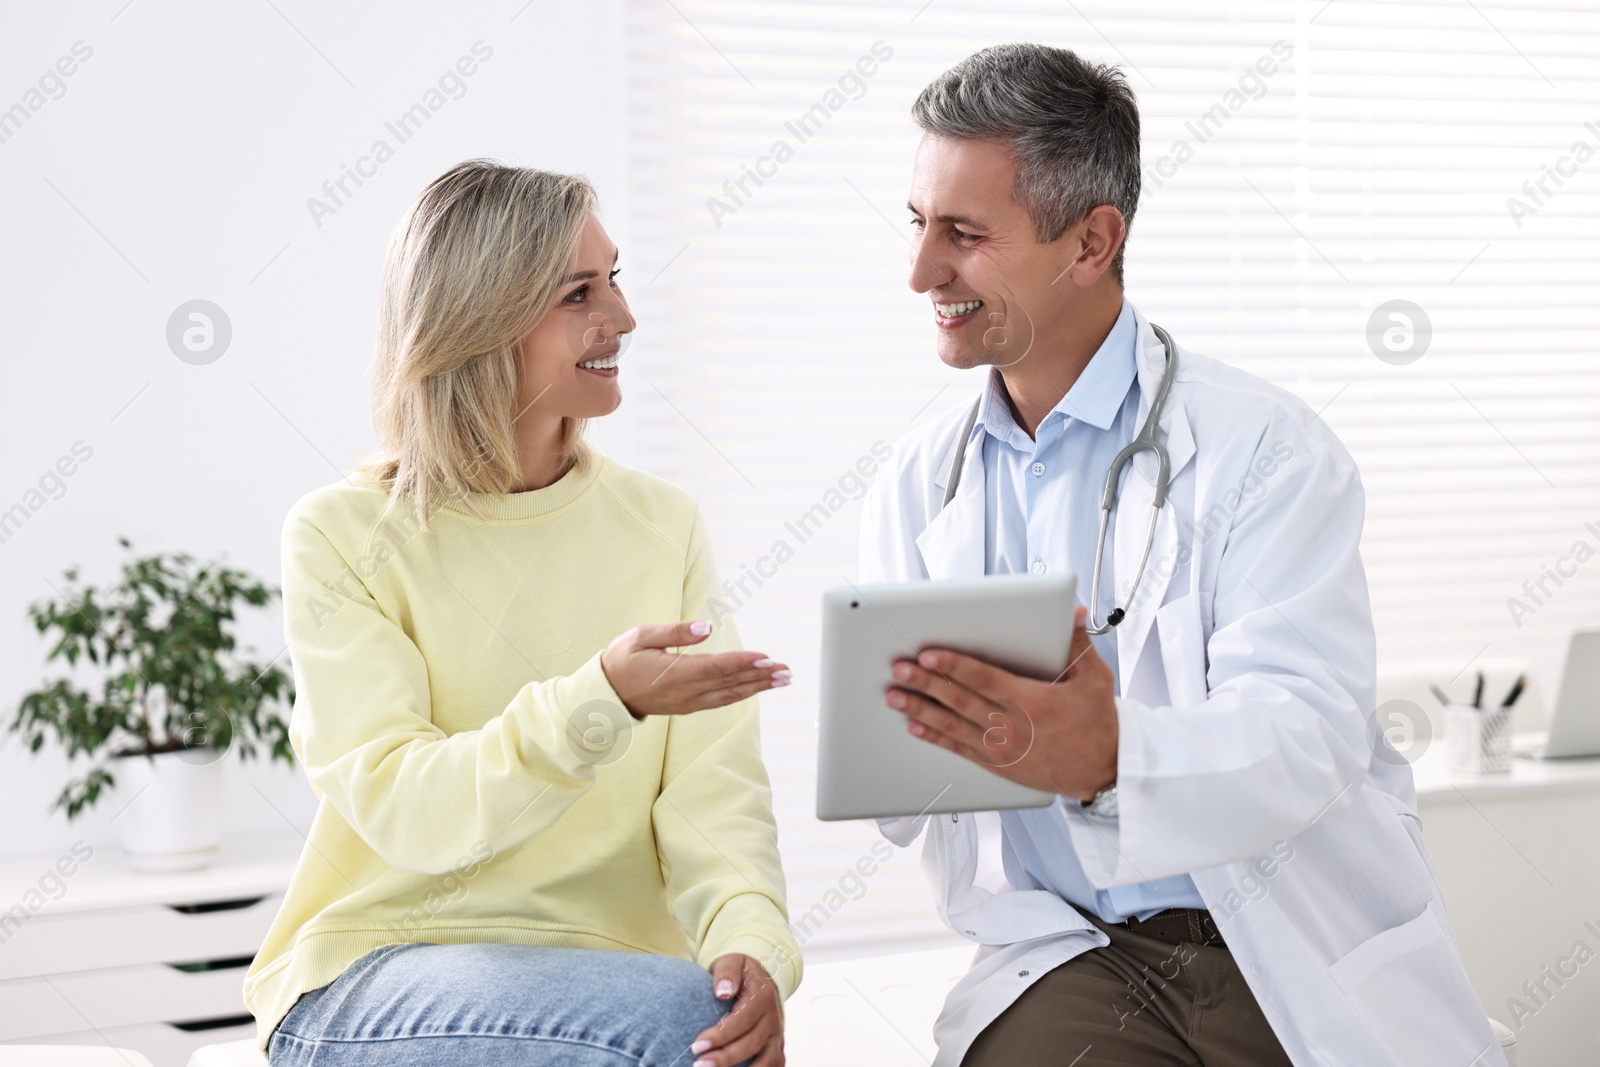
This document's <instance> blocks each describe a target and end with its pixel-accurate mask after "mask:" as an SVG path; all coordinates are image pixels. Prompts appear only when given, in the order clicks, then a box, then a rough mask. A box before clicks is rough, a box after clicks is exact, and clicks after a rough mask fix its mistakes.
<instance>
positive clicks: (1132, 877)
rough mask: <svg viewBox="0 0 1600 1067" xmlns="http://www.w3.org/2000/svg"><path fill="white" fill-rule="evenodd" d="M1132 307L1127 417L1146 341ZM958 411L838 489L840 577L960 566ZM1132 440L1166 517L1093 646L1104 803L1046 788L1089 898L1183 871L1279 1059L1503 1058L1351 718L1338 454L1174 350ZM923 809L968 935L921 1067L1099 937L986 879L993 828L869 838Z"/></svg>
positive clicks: (1376, 1064) (1351, 642)
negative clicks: (1111, 656)
mask: <svg viewBox="0 0 1600 1067" xmlns="http://www.w3.org/2000/svg"><path fill="white" fill-rule="evenodd" d="M1134 312H1135V318H1136V321H1137V325H1138V380H1139V389H1140V394H1141V396H1140V404H1139V419H1138V424H1139V425H1143V423H1144V419H1145V415H1146V413H1147V412H1148V410H1149V404H1150V397H1151V396H1152V395H1153V394H1154V392H1155V388H1156V384H1157V382H1158V381H1159V379H1160V376H1161V371H1162V347H1161V344H1160V342H1159V341H1158V340H1157V339H1156V336H1155V333H1154V331H1153V330H1152V329H1151V328H1150V326H1149V324H1148V323H1147V322H1146V320H1145V318H1144V316H1143V315H1141V314H1139V313H1138V309H1137V308H1135V309H1134ZM969 403H970V402H968V403H963V404H961V405H959V406H957V407H955V408H952V409H951V410H949V411H948V412H946V413H944V414H943V415H942V416H941V417H938V418H936V419H932V420H930V421H929V422H928V423H927V424H925V425H923V426H921V427H918V428H916V429H914V430H912V431H911V432H910V433H908V434H907V435H906V436H905V437H904V438H902V439H901V440H900V441H899V442H898V443H897V445H896V449H895V454H894V458H893V459H892V460H891V461H890V462H889V464H888V465H887V467H886V469H885V470H884V471H883V473H882V474H880V476H879V478H878V480H877V481H876V482H875V484H874V485H873V487H872V490H871V492H870V493H869V495H868V497H867V500H866V502H865V508H864V514H863V518H862V529H861V577H862V580H863V581H906V580H915V579H921V578H960V577H976V576H981V575H982V574H983V571H984V498H983V492H982V489H983V482H984V471H983V449H982V448H981V447H976V446H974V447H971V448H969V449H968V450H967V453H966V459H965V465H964V467H963V469H962V474H961V479H960V485H959V488H958V490H957V495H956V497H955V498H954V499H953V500H952V501H951V502H950V505H949V506H948V507H944V508H943V509H942V510H941V504H942V503H943V500H944V487H945V484H946V480H947V475H948V470H949V465H950V463H951V462H952V461H953V458H954V453H955V444H956V442H955V436H956V434H957V432H958V431H959V429H960V427H961V424H962V422H963V416H964V415H965V414H966V412H967V410H968V404H969ZM1158 437H1159V439H1160V440H1161V441H1163V442H1164V443H1165V445H1166V448H1167V450H1168V453H1169V455H1170V458H1171V483H1170V484H1171V489H1170V492H1169V495H1168V503H1167V506H1166V507H1163V508H1162V509H1161V511H1160V513H1159V521H1158V523H1157V527H1156V533H1155V542H1154V545H1153V547H1152V548H1151V551H1150V563H1149V566H1148V570H1147V572H1146V575H1145V578H1144V586H1145V588H1144V589H1143V590H1142V593H1141V597H1140V599H1139V600H1137V601H1136V602H1135V605H1134V607H1133V608H1132V609H1131V610H1130V611H1129V613H1128V616H1127V618H1126V619H1125V620H1124V621H1123V622H1122V624H1121V625H1120V626H1118V627H1117V629H1116V631H1115V632H1116V640H1117V656H1118V659H1119V663H1120V674H1121V693H1120V695H1119V697H1118V699H1117V715H1118V720H1119V724H1120V740H1119V742H1118V752H1117V793H1118V800H1119V804H1120V810H1121V815H1120V818H1118V819H1115V820H1106V819H1100V818H1095V817H1092V816H1088V815H1086V814H1085V813H1084V812H1083V811H1082V807H1081V805H1080V804H1079V803H1078V802H1077V801H1075V800H1071V799H1066V798H1063V799H1062V800H1061V801H1058V802H1057V804H1056V805H1055V807H1054V808H1053V809H1052V810H1053V811H1054V812H1055V814H1056V815H1057V816H1058V817H1059V819H1060V822H1061V827H1062V832H1063V833H1064V834H1066V835H1068V836H1070V839H1071V841H1072V844H1073V846H1074V847H1075V849H1076V851H1077V854H1078V857H1079V859H1080V861H1081V862H1082V864H1083V867H1084V870H1085V872H1086V873H1087V875H1088V877H1089V881H1090V882H1091V883H1092V884H1093V885H1095V886H1096V887H1099V888H1105V887H1110V886H1114V885H1123V884H1128V883H1133V882H1141V881H1146V880H1149V879H1154V878H1160V877H1164V876H1168V875H1175V874H1180V873H1184V872H1187V873H1189V874H1190V875H1191V876H1192V877H1193V879H1194V882H1195V885H1196V886H1197V887H1198V889H1199V891H1200V895H1201V896H1202V897H1203V898H1204V899H1205V902H1206V905H1207V907H1208V908H1209V909H1210V910H1211V912H1212V914H1213V915H1214V916H1215V917H1216V919H1217V921H1218V924H1219V926H1220V928H1221V930H1222V932H1223V936H1224V937H1225V938H1226V939H1227V942H1228V945H1229V948H1230V949H1231V950H1232V952H1233V954H1234V957H1235V958H1236V960H1237V961H1238V963H1239V966H1240V969H1241V971H1242V972H1243V974H1244V977H1245V980H1246V981H1247V982H1248V983H1249V985H1250V988H1251V989H1252V990H1253V991H1254V993H1255V996H1256V999H1257V1001H1258V1002H1259V1003H1260V1004H1261V1006H1262V1009H1263V1010H1264V1011H1265V1012H1266V1015H1267V1018H1268V1020H1269V1021H1270V1022H1271V1024H1272V1029H1273V1031H1274V1032H1275V1033H1276V1034H1277V1036H1278V1038H1279V1040H1280V1041H1281V1042H1282V1043H1283V1046H1284V1048H1285V1050H1286V1051H1287V1052H1288V1054H1289V1058H1290V1060H1291V1061H1293V1063H1294V1064H1295V1065H1296V1067H1433V1065H1438V1067H1468V1065H1483V1067H1504V1065H1505V1058H1504V1056H1503V1054H1502V1053H1501V1051H1500V1046H1499V1043H1498V1042H1497V1041H1496V1040H1495V1038H1494V1035H1493V1033H1492V1032H1491V1030H1490V1027H1489V1024H1488V1020H1487V1018H1486V1016H1485V1014H1484V1011H1483V1008H1482V1006H1481V1005H1480V1003H1479V1001H1478V998H1477V996H1476V994H1474V992H1473V990H1472V988H1471V986H1470V985H1469V984H1468V981H1467V977H1466V973H1465V971H1464V969H1463V967H1462V964H1461V960H1460V957H1459V954H1458V952H1457V950H1456V947H1455V941H1454V937H1453V935H1452V934H1451V932H1450V929H1449V925H1448V922H1447V920H1446V916H1445V911H1444V905H1443V902H1442V901H1441V899H1440V896H1439V889H1438V885H1437V883H1436V881H1435V879H1434V875H1433V869H1432V865H1431V863H1430V861H1429V859H1428V856H1427V852H1426V849H1425V847H1424V844H1423V839H1422V831H1421V824H1420V821H1419V819H1418V817H1417V813H1416V790H1415V787H1414V785H1413V783H1412V778H1411V770H1410V767H1409V766H1408V765H1407V764H1405V762H1404V760H1403V759H1402V758H1400V757H1399V756H1398V755H1397V754H1396V753H1395V752H1394V750H1393V749H1391V748H1388V747H1387V746H1386V745H1385V744H1384V743H1383V742H1382V741H1381V740H1378V738H1379V737H1380V735H1379V734H1378V732H1377V731H1376V729H1375V728H1374V727H1373V726H1372V725H1371V723H1372V721H1373V711H1374V688H1375V685H1374V675H1375V658H1376V653H1375V647H1374V646H1375V642H1374V637H1373V629H1372V619H1371V612H1370V609H1369V605H1368V601H1367V586H1366V576H1365V573H1364V571H1363V570H1362V566H1361V560H1360V557H1359V554H1358V551H1357V546H1358V542H1359V540H1360V534H1361V523H1362V517H1363V509H1364V504H1363V494H1362V489H1361V483H1360V478H1359V475H1358V472H1357V470H1356V467H1355V464H1354V462H1353V461H1352V460H1351V458H1350V455H1349V453H1348V452H1346V450H1345V449H1344V447H1343V445H1341V444H1340V443H1339V441H1338V439H1337V438H1336V437H1335V436H1334V435H1333V433H1332V432H1331V431H1330V430H1329V429H1328V428H1327V426H1326V424H1325V423H1323V422H1322V421H1321V420H1320V419H1319V418H1318V417H1317V416H1316V415H1315V414H1314V413H1313V412H1312V411H1311V410H1310V409H1309V408H1308V407H1307V406H1306V405H1305V404H1303V403H1302V402H1301V401H1299V400H1298V399H1296V398H1295V397H1293V396H1292V395H1290V394H1288V393H1286V392H1284V391H1283V390H1280V389H1278V388H1276V387H1274V386H1272V385H1270V384H1268V383H1266V382H1264V381H1262V380H1261V379H1258V378H1255V377H1253V376H1251V375H1248V374H1245V373H1243V372H1241V371H1238V370H1234V369H1232V368H1230V367H1228V366H1226V365H1224V364H1221V363H1218V362H1216V361H1214V360H1210V359H1207V358H1205V357H1202V356H1198V355H1195V354H1193V353H1191V352H1188V351H1185V350H1183V349H1182V347H1181V345H1180V346H1179V354H1178V370H1177V377H1176V380H1175V382H1174V383H1173V388H1172V392H1171V395H1170V396H1169V397H1168V400H1167V403H1166V406H1165V409H1164V411H1163V414H1162V419H1161V425H1160V427H1159V431H1158ZM1153 469H1154V457H1153V456H1151V455H1150V453H1148V452H1144V453H1140V454H1139V455H1138V456H1137V457H1136V458H1135V460H1134V462H1133V468H1132V471H1131V472H1130V473H1129V474H1127V475H1126V476H1125V477H1124V479H1123V483H1122V491H1121V496H1120V498H1119V502H1118V510H1117V513H1116V516H1115V519H1114V523H1115V531H1114V534H1113V538H1114V542H1113V548H1114V561H1113V563H1114V567H1113V569H1114V571H1115V586H1114V588H1115V589H1116V590H1117V602H1118V603H1125V602H1126V600H1125V594H1126V590H1127V589H1128V587H1129V585H1130V583H1131V581H1132V577H1133V571H1134V569H1135V568H1136V567H1137V565H1138V561H1139V556H1140V554H1141V550H1142V549H1143V547H1144V544H1143V542H1144V538H1145V531H1146V528H1147V523H1148V520H1149V517H1150V511H1151V505H1152V502H1153V498H1154V497H1153V482H1152V471H1153ZM1252 472H1253V473H1252ZM1088 577H1089V576H1088V575H1080V576H1079V582H1080V585H1081V586H1084V587H1085V588H1083V589H1082V590H1081V591H1080V597H1086V596H1087V584H1088ZM930 819H931V820H932V822H933V824H934V832H932V833H930V834H928V837H927V842H926V845H925V846H924V852H923V866H924V868H925V870H926V871H927V874H928V877H929V880H930V883H931V885H932V886H933V891H934V902H935V905H936V907H937V908H938V910H939V913H940V915H941V916H942V917H943V918H944V920H945V922H946V923H948V924H949V925H950V927H951V929H953V930H955V931H956V932H957V933H958V934H961V935H962V936H963V937H966V938H968V939H970V940H972V941H973V942H975V943H976V944H977V945H978V950H977V952H976V954H975V956H974V960H973V964H972V967H971V970H970V971H969V972H968V974H967V975H966V976H965V977H964V978H963V979H962V980H961V981H960V982H958V983H957V985H956V986H955V987H954V989H953V990H952V991H951V993H950V995H949V997H948V998H947V999H946V1001H945V1006H944V1010H943V1012H942V1013H941V1015H940V1016H939V1019H938V1021H937V1022H936V1024H935V1026H934V1033H935V1036H936V1038H937V1040H938V1043H939V1055H938V1058H937V1059H936V1060H935V1062H934V1067H956V1065H957V1064H959V1063H960V1061H961V1058H962V1057H963V1056H964V1055H965V1053H966V1050H967V1048H968V1046H969V1045H970V1044H971V1043H972V1041H973V1039H974V1038H975V1037H976V1036H977V1035H978V1034H979V1033H980V1032H981V1031H982V1030H983V1028H984V1027H985V1026H987V1025H988V1024H989V1023H990V1022H991V1021H993V1020H994V1019H995V1017H997V1016H998V1015H999V1014H1000V1013H1001V1012H1002V1011H1003V1010H1005V1008H1006V1007H1007V1006H1009V1005H1010V1004H1011V1003H1012V1002H1013V1001H1014V1000H1015V999H1016V998H1017V997H1018V996H1020V995H1021V994H1022V992H1023V991H1024V990H1025V989H1026V988H1027V986H1028V985H1029V983H1030V982H1032V981H1033V980H1034V979H1036V978H1038V977H1039V976H1040V975H1042V974H1044V973H1045V972H1047V971H1049V970H1050V969H1051V968H1052V967H1055V966H1056V965H1058V964H1060V963H1062V962H1065V961H1066V960H1068V959H1071V958H1072V957H1073V956H1075V955H1077V954H1078V953H1080V952H1083V951H1086V950H1088V949H1090V948H1093V947H1095V946H1097V945H1103V944H1105V943H1106V937H1105V935H1104V934H1102V933H1101V932H1100V931H1099V930H1097V929H1095V928H1094V927H1093V926H1092V925H1091V924H1089V923H1088V922H1087V921H1085V920H1084V919H1083V918H1082V917H1081V916H1080V915H1079V914H1078V913H1077V912H1076V911H1075V910H1074V909H1073V908H1072V907H1071V906H1069V905H1068V904H1067V903H1066V902H1065V901H1063V900H1061V899H1060V898H1059V897H1057V896H1055V895H1054V894H1052V893H1049V892H1045V891H1040V890H1026V889H1014V888H1012V882H1018V881H1020V878H1018V877H1017V873H1018V872H1016V871H1012V872H1010V873H1011V876H1012V878H1011V882H1008V881H1007V878H1006V870H1005V868H1006V866H1007V865H1009V864H1013V863H1015V859H1014V857H1010V856H1006V857H1004V858H1003V859H1001V858H1000V843H999V820H998V817H997V816H995V815H992V814H984V815H980V816H976V817H974V816H960V815H955V816H952V815H944V816H923V817H921V818H917V819H911V818H901V819H888V820H883V821H882V822H881V823H880V825H881V827H882V829H883V832H884V833H885V834H886V835H887V836H888V837H889V838H890V839H891V840H893V841H894V842H895V843H897V844H899V845H910V844H911V843H912V842H913V841H914V840H915V839H916V837H917V836H918V835H919V834H920V833H921V832H922V831H923V829H924V828H925V827H926V825H927V824H928V822H929V821H930ZM1284 857H1287V858H1284Z"/></svg>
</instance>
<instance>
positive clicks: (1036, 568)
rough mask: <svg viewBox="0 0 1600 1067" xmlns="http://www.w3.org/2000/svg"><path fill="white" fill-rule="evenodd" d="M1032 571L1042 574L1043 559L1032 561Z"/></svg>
mask: <svg viewBox="0 0 1600 1067" xmlns="http://www.w3.org/2000/svg"><path fill="white" fill-rule="evenodd" d="M1033 573H1035V574H1043V573H1044V560H1042V559H1036V560H1034V561H1033Z"/></svg>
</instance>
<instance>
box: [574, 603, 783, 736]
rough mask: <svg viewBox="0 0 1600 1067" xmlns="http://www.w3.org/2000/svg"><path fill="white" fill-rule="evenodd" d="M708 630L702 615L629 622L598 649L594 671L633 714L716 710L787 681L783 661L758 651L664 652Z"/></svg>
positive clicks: (699, 637) (693, 641) (697, 639)
mask: <svg viewBox="0 0 1600 1067" xmlns="http://www.w3.org/2000/svg"><path fill="white" fill-rule="evenodd" d="M710 634H711V623H709V622H706V621H705V620H703V619H702V620H696V621H693V622H666V623H647V624H645V625H642V626H635V627H634V628H633V629H631V630H629V631H627V632H626V633H624V634H621V635H619V636H618V637H617V638H616V639H615V640H613V641H612V642H611V643H610V644H609V645H607V646H606V647H605V650H604V651H603V652H601V653H600V669H601V670H602V671H604V672H605V676H606V680H607V681H608V682H610V683H611V688H612V689H614V690H616V692H617V696H619V697H621V698H622V704H623V706H624V707H626V708H627V709H628V711H629V712H630V713H632V715H633V716H634V718H642V717H643V716H646V715H683V714H686V713H688V712H691V711H704V710H706V709H707V708H720V707H724V706H725V705H728V704H733V703H736V702H738V701H740V700H743V699H745V698H746V697H750V696H754V695H755V694H757V693H759V692H761V691H762V690H764V689H775V688H778V687H779V686H785V685H788V684H789V667H788V665H787V664H784V663H778V662H776V661H774V660H772V659H769V658H768V657H767V655H766V653H764V652H717V653H714V654H710V655H689V654H685V653H682V652H669V651H668V649H673V648H680V647H682V646H685V645H697V644H699V643H700V642H701V641H704V640H705V639H706V638H707V637H708V636H709V635H710Z"/></svg>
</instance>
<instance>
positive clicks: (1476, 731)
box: [1444, 704, 1511, 774]
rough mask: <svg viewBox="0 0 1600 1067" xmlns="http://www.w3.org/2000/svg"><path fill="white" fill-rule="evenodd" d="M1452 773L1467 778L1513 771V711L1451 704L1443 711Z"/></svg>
mask: <svg viewBox="0 0 1600 1067" xmlns="http://www.w3.org/2000/svg"><path fill="white" fill-rule="evenodd" d="M1444 715H1445V719H1444V736H1445V744H1446V746H1447V748H1448V750H1449V754H1450V769H1451V770H1452V771H1455V772H1459V773H1464V774H1500V773H1504V772H1506V771H1509V770H1510V769H1511V709H1510V708H1481V709H1480V708H1475V707H1472V706H1471V705H1470V704H1451V705H1450V706H1449V707H1447V708H1445V709H1444Z"/></svg>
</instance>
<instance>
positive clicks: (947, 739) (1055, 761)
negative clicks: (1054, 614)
mask: <svg viewBox="0 0 1600 1067" xmlns="http://www.w3.org/2000/svg"><path fill="white" fill-rule="evenodd" d="M1087 615H1088V609H1087V608H1084V607H1081V606H1080V607H1079V608H1078V609H1077V613H1076V614H1075V615H1074V616H1073V622H1072V651H1071V654H1070V655H1069V657H1068V661H1069V662H1068V666H1067V670H1066V673H1065V674H1063V675H1062V676H1061V677H1060V678H1059V679H1057V680H1055V681H1036V680H1034V679H1032V678H1024V677H1022V676H1021V675H1017V674H1012V673H1011V672H1009V671H1006V670H1002V669H1001V668H999V667H996V666H993V665H992V664H988V663H985V662H984V661H982V660H980V659H974V658H973V657H971V656H966V655H963V654H961V653H959V652H952V651H950V650H948V649H936V648H930V649H924V650H923V651H922V652H921V653H920V654H919V655H918V657H917V659H916V660H898V661H896V663H895V664H894V667H893V670H892V674H893V676H894V680H895V682H896V685H895V686H894V687H891V688H890V689H889V690H888V692H887V693H886V694H885V695H884V702H885V703H886V704H888V705H889V706H890V707H891V708H894V709H895V710H896V711H899V712H901V713H903V714H904V715H905V716H906V719H907V722H906V729H908V730H909V731H910V732H911V733H912V734H914V735H916V736H917V737H920V738H922V739H923V740H924V741H927V742H929V743H931V744H935V745H938V746H939V747H941V748H947V749H949V750H950V751H952V752H954V753H956V754H957V755H960V756H965V757H966V758H967V759H970V760H972V761H973V762H974V763H977V764H980V765H981V766H983V767H986V768H987V769H989V770H990V771H993V772H994V773H995V774H998V775H1000V776H1002V777H1004V778H1009V779H1010V780H1011V781H1013V782H1017V783H1020V784H1021V785H1026V786H1030V787H1032V788H1034V789H1042V790H1045V791H1047V792H1051V793H1061V794H1064V795H1066V796H1069V797H1075V798H1077V799H1078V800H1081V801H1089V800H1092V799H1093V798H1094V795H1095V793H1097V792H1099V791H1100V790H1101V789H1104V788H1106V787H1107V786H1109V785H1112V784H1113V783H1115V782H1116V780H1117V736H1118V728H1117V701H1116V680H1115V678H1114V677H1113V675H1112V672H1111V668H1110V667H1109V666H1107V664H1106V661H1105V660H1103V659H1101V658H1100V655H1099V653H1097V652H1095V650H1094V645H1092V644H1091V643H1090V642H1089V632H1088V630H1087V629H1086V628H1085V627H1086V617H1087Z"/></svg>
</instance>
